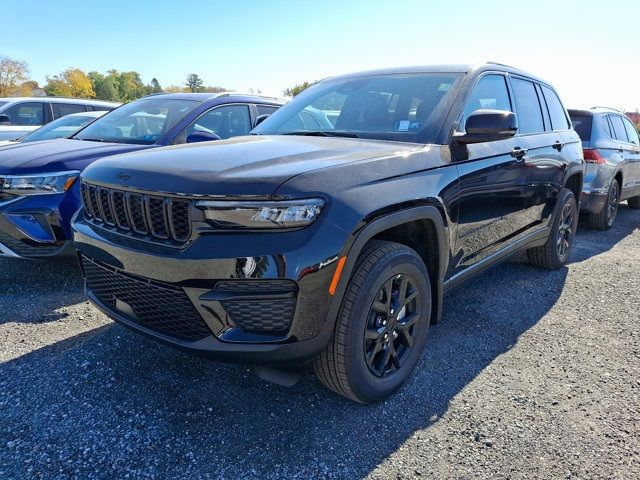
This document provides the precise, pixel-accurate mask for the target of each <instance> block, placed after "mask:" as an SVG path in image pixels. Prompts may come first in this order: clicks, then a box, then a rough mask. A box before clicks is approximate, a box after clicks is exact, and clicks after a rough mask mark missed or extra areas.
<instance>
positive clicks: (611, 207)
mask: <svg viewBox="0 0 640 480" xmlns="http://www.w3.org/2000/svg"><path fill="white" fill-rule="evenodd" d="M619 203H620V184H619V183H618V180H613V181H612V182H611V186H610V187H609V194H608V195H607V203H606V204H605V206H604V207H603V209H602V211H601V212H600V213H590V214H589V226H590V227H591V228H593V229H595V230H609V229H610V228H611V227H612V226H613V222H614V220H615V219H616V215H617V214H618V204H619Z"/></svg>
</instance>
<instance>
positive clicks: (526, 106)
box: [511, 78, 544, 133]
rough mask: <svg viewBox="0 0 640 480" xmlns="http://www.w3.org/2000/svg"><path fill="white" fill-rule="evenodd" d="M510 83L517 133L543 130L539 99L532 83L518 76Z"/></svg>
mask: <svg viewBox="0 0 640 480" xmlns="http://www.w3.org/2000/svg"><path fill="white" fill-rule="evenodd" d="M511 83H512V85H513V93H514V96H515V99H516V107H517V109H518V112H517V113H518V133H538V132H544V122H543V121H542V111H541V110H540V101H539V100H538V95H537V94H536V88H535V86H534V85H533V83H532V82H529V81H527V80H521V79H519V78H514V79H513V80H512V82H511Z"/></svg>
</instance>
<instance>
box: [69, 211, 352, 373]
mask: <svg viewBox="0 0 640 480" xmlns="http://www.w3.org/2000/svg"><path fill="white" fill-rule="evenodd" d="M73 229H74V240H75V246H76V248H77V250H78V255H79V259H80V262H81V265H82V268H83V274H84V276H85V280H86V281H85V284H86V290H87V295H88V297H89V298H90V300H91V301H92V302H93V303H94V304H95V305H96V306H97V307H98V308H100V309H101V310H102V311H103V312H104V313H106V314H107V315H109V316H110V317H111V318H113V319H114V320H116V321H118V322H120V323H122V324H123V325H125V326H127V327H129V328H131V329H133V330H135V331H137V332H139V333H142V334H144V335H147V336H150V337H153V338H154V339H156V340H158V341H161V342H163V343H167V344H170V345H173V346H176V347H179V348H182V349H186V350H189V351H190V352H192V353H195V354H199V355H203V356H207V357H209V358H213V359H217V360H223V361H238V362H243V363H254V364H272V365H294V364H300V363H304V362H306V361H308V360H310V359H312V358H313V357H315V356H316V355H317V354H318V353H320V352H321V351H322V350H323V349H324V347H325V346H326V344H327V342H328V341H329V338H330V336H331V331H332V328H333V321H331V320H330V319H328V312H329V307H330V305H331V302H332V301H333V297H332V296H331V295H330V294H329V285H330V283H331V278H332V277H333V274H334V272H335V268H336V265H337V259H338V253H339V252H340V249H341V242H342V241H343V240H344V239H343V237H344V233H343V232H342V231H341V230H339V229H337V228H336V227H331V226H330V227H328V231H326V232H322V231H318V230H319V229H320V226H319V225H312V226H311V227H309V228H307V229H303V230H299V231H295V232H287V233H266V234H251V235H237V234H236V235H233V234H229V235H201V236H199V237H197V238H196V239H195V240H194V241H193V242H191V243H190V244H189V245H187V246H186V247H185V248H182V249H177V248H171V247H166V246H162V245H157V244H151V243H146V244H145V243H144V242H143V241H139V240H133V239H130V238H126V237H123V236H121V235H118V234H114V233H112V232H109V231H107V230H103V229H101V228H98V227H95V226H92V225H90V224H89V223H88V222H85V221H84V220H82V211H81V212H79V213H78V215H77V216H76V219H75V220H74V221H73Z"/></svg>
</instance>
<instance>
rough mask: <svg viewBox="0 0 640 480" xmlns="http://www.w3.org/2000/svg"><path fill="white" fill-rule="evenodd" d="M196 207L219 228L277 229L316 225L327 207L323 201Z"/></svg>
mask: <svg viewBox="0 0 640 480" xmlns="http://www.w3.org/2000/svg"><path fill="white" fill-rule="evenodd" d="M196 206H197V207H199V208H201V209H202V210H203V211H204V216H205V218H206V220H207V221H208V222H209V223H210V224H212V225H213V226H215V227H217V228H236V229H275V228H300V227H305V226H307V225H310V224H311V223H313V221H314V220H315V219H316V218H318V215H320V211H321V210H322V207H323V206H324V200H322V199H321V198H307V199H302V200H286V201H267V202H251V201H238V202H227V201H217V200H212V201H209V200H203V201H200V202H197V203H196Z"/></svg>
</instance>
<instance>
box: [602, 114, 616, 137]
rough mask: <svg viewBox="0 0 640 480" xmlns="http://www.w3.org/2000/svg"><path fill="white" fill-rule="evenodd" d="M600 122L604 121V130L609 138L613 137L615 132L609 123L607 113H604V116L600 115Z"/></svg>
mask: <svg viewBox="0 0 640 480" xmlns="http://www.w3.org/2000/svg"><path fill="white" fill-rule="evenodd" d="M600 122H602V130H603V131H604V133H605V134H606V135H607V136H608V137H609V138H613V133H612V132H611V125H610V123H609V119H608V118H607V115H603V116H602V117H600Z"/></svg>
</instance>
